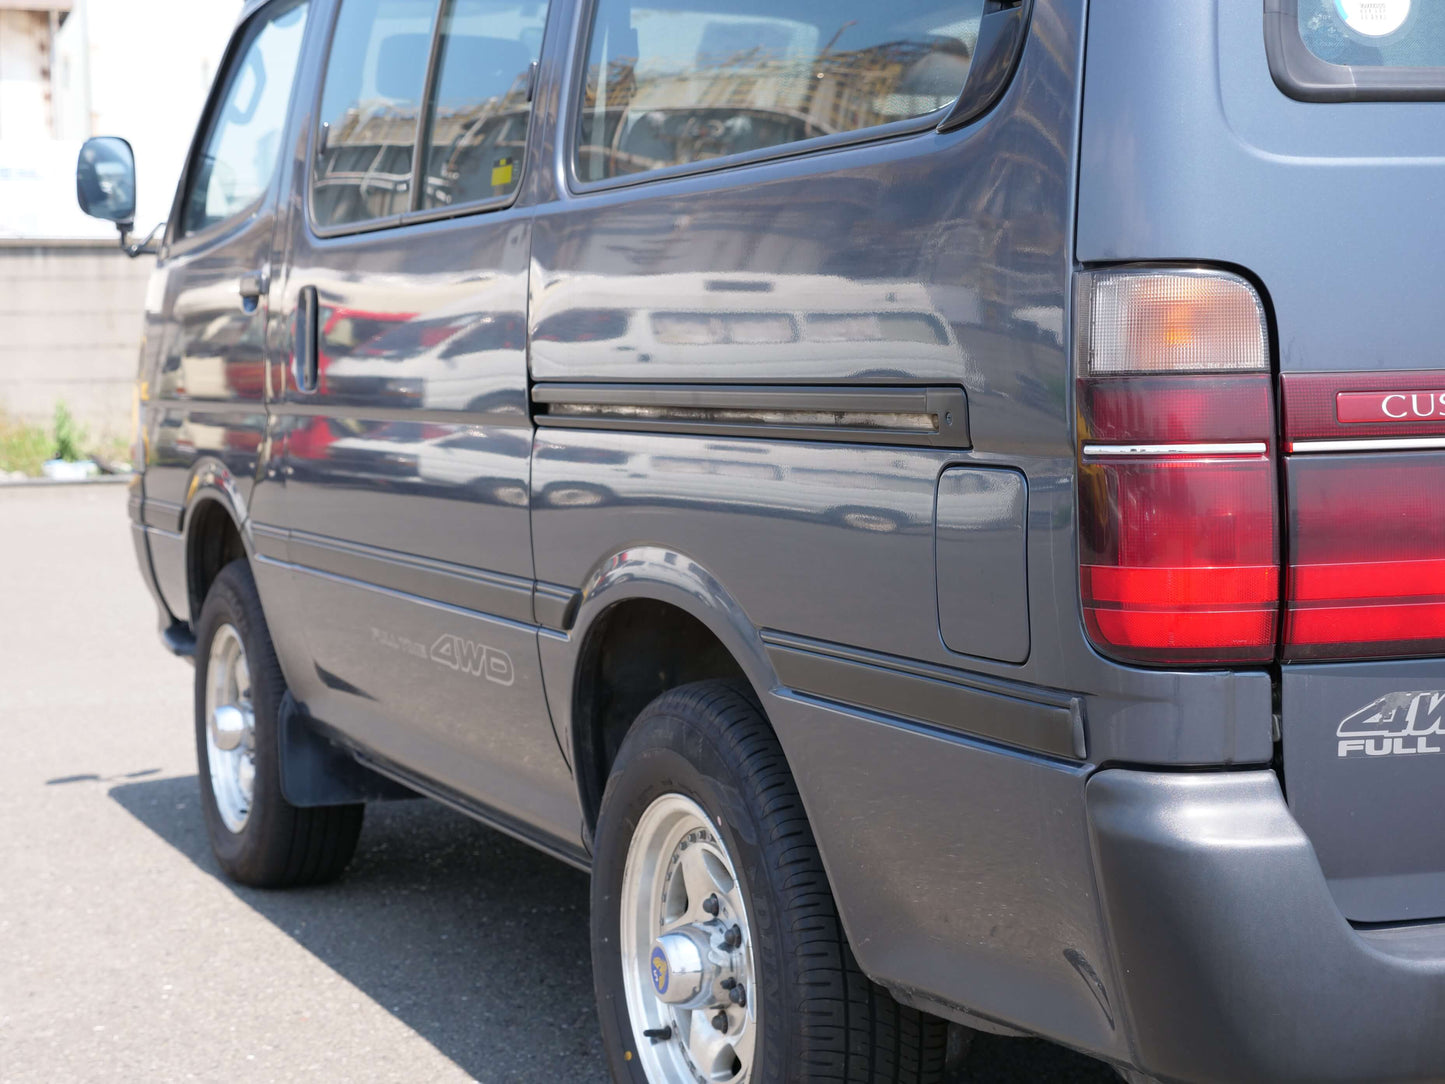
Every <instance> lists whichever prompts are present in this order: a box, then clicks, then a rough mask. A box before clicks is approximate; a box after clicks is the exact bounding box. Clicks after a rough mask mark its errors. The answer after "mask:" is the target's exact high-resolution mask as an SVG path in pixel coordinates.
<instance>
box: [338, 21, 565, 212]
mask: <svg viewBox="0 0 1445 1084" xmlns="http://www.w3.org/2000/svg"><path fill="white" fill-rule="evenodd" d="M546 16H547V5H546V4H545V3H542V2H537V0H524V2H518V0H342V4H341V9H340V11H339V13H338V15H337V19H336V26H335V30H334V31H333V33H332V41H331V51H330V57H329V59H328V62H327V69H326V78H325V81H324V83H323V89H322V92H321V107H320V130H319V132H318V136H317V139H318V151H317V154H316V160H315V164H314V167H313V174H312V182H311V214H312V220H313V223H314V224H315V226H316V227H317V228H319V229H321V230H323V231H328V230H329V231H335V230H338V229H346V228H355V227H369V226H375V225H378V224H388V223H393V222H395V221H396V220H398V219H400V218H402V217H403V216H406V215H408V214H412V213H419V212H437V211H449V210H455V209H458V208H467V207H484V206H491V205H500V204H503V203H506V202H508V201H509V200H510V199H511V197H512V196H513V194H514V193H515V192H516V189H517V184H518V182H519V180H520V177H521V164H522V154H523V151H524V149H525V143H526V135H527V124H528V120H529V117H530V113H531V104H530V90H531V81H532V73H533V68H534V66H535V63H536V61H537V58H538V56H539V55H540V53H541V48H542V33H543V29H544V27H545V23H546ZM418 147H420V148H422V149H421V150H420V151H418Z"/></svg>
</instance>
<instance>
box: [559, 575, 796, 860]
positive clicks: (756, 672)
mask: <svg viewBox="0 0 1445 1084" xmlns="http://www.w3.org/2000/svg"><path fill="white" fill-rule="evenodd" d="M569 640H570V643H571V646H572V651H571V666H570V669H569V686H568V689H567V694H568V695H567V697H566V701H565V703H566V712H567V718H566V720H565V723H564V724H563V726H560V727H559V730H563V729H564V728H565V730H564V732H565V734H566V737H567V739H568V744H569V746H570V752H571V756H572V762H573V768H574V771H575V775H576V779H577V789H578V800H579V802H580V806H581V811H582V816H583V823H584V826H585V831H586V834H587V837H588V839H589V840H590V838H591V835H592V832H593V830H594V828H595V827H596V823H597V811H598V809H599V808H600V806H601V802H602V792H603V790H604V788H605V787H606V784H607V777H608V774H609V773H610V771H611V766H612V762H613V760H614V759H615V758H616V755H617V749H618V747H619V746H620V745H621V742H622V739H623V738H624V737H625V736H626V733H627V731H628V730H629V729H631V726H632V724H633V722H634V721H635V720H636V718H637V715H638V713H639V712H640V711H641V710H642V709H643V708H644V707H646V706H647V704H649V703H651V702H652V701H653V700H654V699H656V698H657V697H658V696H660V695H662V693H664V692H666V691H668V690H669V689H673V688H677V687H678V686H680V685H686V684H690V683H691V682H694V681H703V680H707V679H714V678H722V679H732V680H737V681H740V682H742V683H744V684H745V685H746V686H747V687H748V688H749V689H751V691H752V693H753V695H754V696H755V697H756V698H757V699H758V700H759V702H760V703H761V702H762V700H763V697H764V694H765V693H767V692H768V691H769V690H770V689H772V688H774V687H776V685H777V675H776V674H775V673H774V671H773V668H772V665H771V663H770V662H769V661H768V656H767V651H766V649H765V647H764V645H763V641H762V637H761V635H760V632H759V630H758V628H757V627H756V626H755V625H754V624H753V623H752V621H751V620H750V619H749V618H748V616H747V614H746V613H745V612H744V610H743V609H742V607H741V606H740V605H739V604H738V603H737V601H736V600H735V599H734V598H733V597H732V595H731V594H730V593H729V592H728V591H727V590H726V588H725V587H723V585H722V583H721V582H720V581H719V580H718V579H717V577H715V576H714V575H712V573H711V572H709V571H708V570H707V569H706V568H705V567H704V566H703V565H702V564H700V563H699V562H697V561H696V560H694V559H693V558H691V557H688V556H687V555H686V554H683V553H680V552H678V551H676V550H670V549H667V548H665V547H660V546H638V547H632V548H630V549H628V550H624V551H622V552H619V553H617V554H614V555H613V556H611V557H609V558H608V559H607V560H605V561H603V562H601V563H600V564H599V565H598V566H597V568H596V569H595V571H594V572H593V574H592V575H591V576H590V577H589V579H588V581H587V583H586V585H585V586H584V588H583V591H582V602H581V604H580V606H579V608H578V611H577V618H576V621H575V622H574V624H573V627H572V630H571V634H570V636H569ZM764 715H765V716H766V712H764ZM559 722H560V720H559Z"/></svg>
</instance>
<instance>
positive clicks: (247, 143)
mask: <svg viewBox="0 0 1445 1084" xmlns="http://www.w3.org/2000/svg"><path fill="white" fill-rule="evenodd" d="M306 8H307V3H306V0H301V2H299V3H294V4H288V5H284V6H283V7H281V8H280V9H279V10H277V11H275V13H273V14H271V15H268V16H265V17H262V18H260V19H258V20H257V21H256V22H255V23H254V24H253V25H252V26H251V28H250V29H249V30H248V31H247V35H246V38H245V40H244V42H243V44H242V46H241V49H240V50H239V52H238V53H237V54H236V55H237V57H238V58H239V59H238V60H237V61H236V63H235V64H234V65H233V66H232V68H231V70H230V72H229V73H228V75H227V81H226V86H225V92H224V93H223V94H222V95H221V98H220V102H219V105H218V107H217V109H216V112H215V113H214V115H213V116H212V118H211V122H210V125H209V127H208V129H207V131H206V139H205V143H204V144H203V145H202V150H201V153H200V157H199V158H198V159H197V160H196V162H195V165H194V172H193V174H192V177H191V187H190V191H189V193H188V194H187V197H186V202H185V208H184V211H183V216H182V226H183V234H184V235H186V236H189V235H190V234H193V233H199V232H200V231H201V230H205V229H209V228H210V227H211V226H214V225H216V224H217V223H220V222H224V221H226V220H227V219H228V218H231V217H233V216H235V215H237V214H239V213H241V212H242V211H245V210H246V209H247V208H249V207H251V206H252V205H253V204H254V203H255V202H256V201H257V200H259V199H260V198H261V195H262V194H263V193H264V192H265V191H266V188H267V186H268V185H269V184H270V183H271V178H272V176H273V175H274V173H275V170H276V160H277V157H278V156H279V154H280V151H281V138H282V134H283V132H284V131H285V127H286V115H287V112H288V109H289V107H290V103H291V84H292V82H293V81H294V80H295V77H296V64H297V60H298V59H299V58H300V56H301V40H302V35H303V34H304V33H305V29H306Z"/></svg>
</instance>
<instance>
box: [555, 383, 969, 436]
mask: <svg viewBox="0 0 1445 1084" xmlns="http://www.w3.org/2000/svg"><path fill="white" fill-rule="evenodd" d="M532 403H533V405H534V408H535V411H534V413H535V417H536V421H537V424H538V425H550V426H570V427H574V428H591V429H632V430H643V431H652V432H663V433H696V434H701V435H705V436H734V435H735V436H767V437H774V438H778V439H784V440H788V439H791V440H838V441H857V442H862V443H869V444H923V445H929V446H932V447H939V448H967V447H970V441H969V432H968V398H967V396H966V395H965V394H964V391H963V389H962V388H946V387H945V388H908V387H903V388H898V387H880V388H870V387H845V388H838V387H798V386H792V387H776V388H774V387H767V386H756V387H744V386H719V385H708V386H697V385H690V384H538V385H536V386H535V387H533V389H532Z"/></svg>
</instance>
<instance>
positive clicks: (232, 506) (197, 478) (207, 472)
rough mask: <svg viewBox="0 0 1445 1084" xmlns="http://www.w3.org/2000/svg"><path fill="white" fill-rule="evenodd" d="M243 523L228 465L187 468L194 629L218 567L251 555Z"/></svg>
mask: <svg viewBox="0 0 1445 1084" xmlns="http://www.w3.org/2000/svg"><path fill="white" fill-rule="evenodd" d="M246 524H247V513H246V500H245V497H244V495H243V494H242V492H241V489H240V487H239V486H238V485H237V483H236V478H235V476H234V475H233V474H232V473H231V471H230V469H229V468H228V467H227V466H226V465H225V464H224V463H221V462H219V461H218V460H211V459H207V460H202V461H201V462H199V463H198V464H197V465H196V466H195V467H194V468H193V469H192V471H191V477H190V481H189V483H188V484H187V487H186V500H185V512H184V514H183V517H182V519H181V535H182V538H183V539H184V546H185V560H186V595H187V600H188V601H189V604H190V618H191V626H192V628H194V627H195V625H196V622H197V621H198V620H199V619H200V614H201V606H202V604H203V603H204V602H205V601H206V592H207V591H209V590H210V586H211V584H212V583H213V582H214V581H215V578H216V576H217V574H219V573H220V571H221V569H223V568H225V567H226V565H227V564H229V563H230V562H231V561H234V560H236V559H238V558H242V557H244V558H246V559H248V560H249V559H250V557H251V556H252V553H253V547H252V544H251V539H250V537H249V533H248V531H247V527H246Z"/></svg>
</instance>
